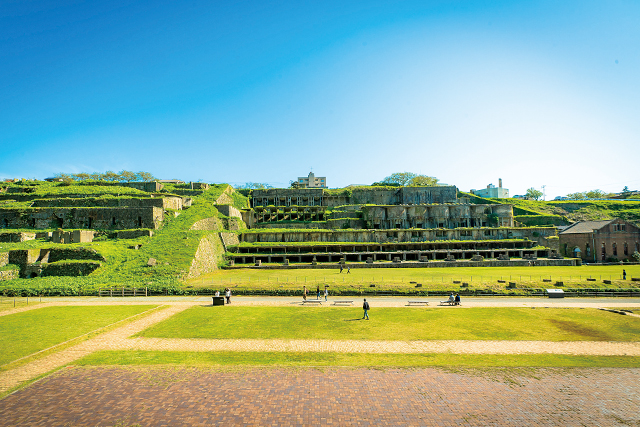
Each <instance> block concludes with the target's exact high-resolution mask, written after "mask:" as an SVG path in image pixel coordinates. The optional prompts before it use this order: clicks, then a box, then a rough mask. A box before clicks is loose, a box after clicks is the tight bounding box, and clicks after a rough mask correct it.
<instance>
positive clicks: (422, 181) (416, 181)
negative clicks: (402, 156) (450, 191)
mask: <svg viewBox="0 0 640 427" xmlns="http://www.w3.org/2000/svg"><path fill="white" fill-rule="evenodd" d="M438 181H439V180H438V178H434V177H432V176H426V175H418V176H416V177H414V178H413V179H411V181H409V184H408V185H409V186H411V187H435V186H436V185H438Z"/></svg>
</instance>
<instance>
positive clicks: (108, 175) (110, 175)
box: [102, 171, 120, 181]
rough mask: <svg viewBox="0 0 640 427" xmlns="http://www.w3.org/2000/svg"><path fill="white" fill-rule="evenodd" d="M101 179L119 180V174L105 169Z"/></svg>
mask: <svg viewBox="0 0 640 427" xmlns="http://www.w3.org/2000/svg"><path fill="white" fill-rule="evenodd" d="M102 179H103V180H105V181H119V180H120V175H118V174H117V173H115V172H114V171H106V172H105V173H103V174H102Z"/></svg>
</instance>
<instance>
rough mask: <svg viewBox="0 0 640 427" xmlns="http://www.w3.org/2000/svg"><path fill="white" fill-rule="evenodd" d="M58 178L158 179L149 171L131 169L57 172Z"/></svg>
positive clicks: (66, 180)
mask: <svg viewBox="0 0 640 427" xmlns="http://www.w3.org/2000/svg"><path fill="white" fill-rule="evenodd" d="M54 177H55V178H56V179H62V180H63V181H65V182H71V181H90V180H92V181H109V182H134V181H138V182H139V181H144V182H150V181H156V180H157V178H156V177H154V176H153V175H152V174H150V173H149V172H131V171H126V170H123V171H120V172H117V173H116V172H113V171H106V172H93V173H85V172H81V173H58V174H55V175H54Z"/></svg>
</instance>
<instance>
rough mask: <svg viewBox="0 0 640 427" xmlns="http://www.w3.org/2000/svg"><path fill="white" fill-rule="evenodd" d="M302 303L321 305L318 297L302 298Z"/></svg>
mask: <svg viewBox="0 0 640 427" xmlns="http://www.w3.org/2000/svg"><path fill="white" fill-rule="evenodd" d="M302 303H303V304H320V305H322V301H321V300H319V299H308V300H303V301H302Z"/></svg>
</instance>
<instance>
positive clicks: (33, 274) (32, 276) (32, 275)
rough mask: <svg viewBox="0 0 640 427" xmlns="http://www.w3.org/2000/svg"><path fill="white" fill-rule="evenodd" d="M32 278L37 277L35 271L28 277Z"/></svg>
mask: <svg viewBox="0 0 640 427" xmlns="http://www.w3.org/2000/svg"><path fill="white" fill-rule="evenodd" d="M34 277H38V273H36V272H35V271H34V272H33V273H31V274H30V275H29V279H33V278H34Z"/></svg>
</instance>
